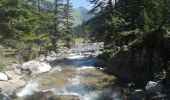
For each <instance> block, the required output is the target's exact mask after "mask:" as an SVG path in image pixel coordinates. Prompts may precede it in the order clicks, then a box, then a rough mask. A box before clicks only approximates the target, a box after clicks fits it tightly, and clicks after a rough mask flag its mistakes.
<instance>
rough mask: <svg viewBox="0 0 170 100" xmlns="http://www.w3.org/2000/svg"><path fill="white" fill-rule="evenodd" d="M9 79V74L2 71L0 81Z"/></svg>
mask: <svg viewBox="0 0 170 100" xmlns="http://www.w3.org/2000/svg"><path fill="white" fill-rule="evenodd" d="M7 80H8V76H7V75H6V74H4V73H1V72H0V81H7Z"/></svg>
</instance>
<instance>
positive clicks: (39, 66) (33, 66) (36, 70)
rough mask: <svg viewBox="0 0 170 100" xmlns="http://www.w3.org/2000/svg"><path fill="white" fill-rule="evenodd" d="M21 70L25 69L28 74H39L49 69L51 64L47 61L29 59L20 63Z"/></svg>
mask: <svg viewBox="0 0 170 100" xmlns="http://www.w3.org/2000/svg"><path fill="white" fill-rule="evenodd" d="M22 69H23V70H27V71H29V72H30V74H41V73H45V72H48V71H50V70H51V66H50V65H49V64H48V63H45V62H40V61H35V60H33V61H29V62H26V63H24V64H23V65H22Z"/></svg>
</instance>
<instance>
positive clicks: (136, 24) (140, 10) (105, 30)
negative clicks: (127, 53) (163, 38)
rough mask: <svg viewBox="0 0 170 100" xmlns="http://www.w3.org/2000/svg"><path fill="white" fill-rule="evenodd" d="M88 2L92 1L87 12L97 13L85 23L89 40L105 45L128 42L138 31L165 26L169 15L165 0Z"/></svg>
mask: <svg viewBox="0 0 170 100" xmlns="http://www.w3.org/2000/svg"><path fill="white" fill-rule="evenodd" d="M90 1H91V3H93V4H94V7H93V8H92V9H91V12H95V13H97V14H96V16H95V17H94V18H93V19H92V20H90V21H89V22H88V23H87V25H90V27H91V34H92V39H93V40H97V41H104V42H105V44H106V45H107V44H113V43H114V44H116V46H123V45H128V44H132V43H133V41H136V39H138V38H140V36H141V34H147V33H148V31H150V30H154V29H159V28H160V27H162V26H167V27H168V26H169V23H166V22H167V21H168V18H167V16H169V15H170V14H169V10H170V9H169V5H168V4H167V2H168V1H167V0H142V1H141V0H115V3H114V4H113V3H112V2H111V1H112V0H108V1H104V0H100V1H98V0H90ZM103 2H104V3H103ZM105 4H106V5H105ZM100 9H102V10H100Z"/></svg>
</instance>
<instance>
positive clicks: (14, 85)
mask: <svg viewBox="0 0 170 100" xmlns="http://www.w3.org/2000/svg"><path fill="white" fill-rule="evenodd" d="M25 84H26V83H25V81H23V80H9V81H0V88H1V89H2V92H3V93H6V94H8V95H11V94H13V92H14V91H15V90H16V89H18V88H22V87H24V86H25ZM0 100H1V99H0Z"/></svg>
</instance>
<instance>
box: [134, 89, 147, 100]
mask: <svg viewBox="0 0 170 100" xmlns="http://www.w3.org/2000/svg"><path fill="white" fill-rule="evenodd" d="M146 97H147V93H146V92H145V91H144V90H142V89H138V90H135V91H134V92H132V99H133V100H145V99H146Z"/></svg>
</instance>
